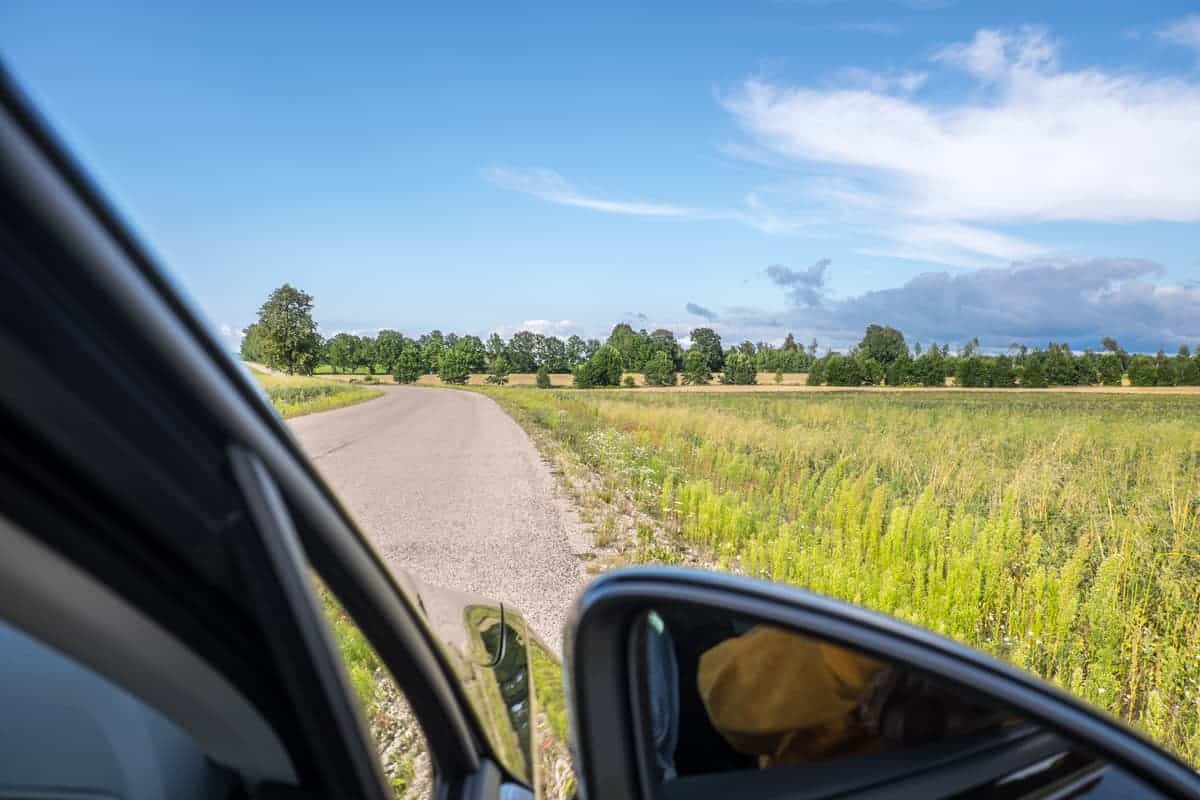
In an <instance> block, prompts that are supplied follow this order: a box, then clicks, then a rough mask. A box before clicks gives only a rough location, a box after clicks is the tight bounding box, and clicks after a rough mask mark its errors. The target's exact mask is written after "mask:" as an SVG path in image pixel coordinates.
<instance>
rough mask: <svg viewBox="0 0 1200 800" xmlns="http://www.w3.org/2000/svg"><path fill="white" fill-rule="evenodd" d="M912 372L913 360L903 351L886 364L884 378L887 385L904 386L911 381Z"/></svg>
mask: <svg viewBox="0 0 1200 800" xmlns="http://www.w3.org/2000/svg"><path fill="white" fill-rule="evenodd" d="M912 372H913V360H912V358H911V357H910V356H909V355H908V354H907V353H905V354H901V356H900V357H899V358H897V359H896V360H895V361H893V362H892V363H891V364H888V367H887V371H886V373H885V374H884V378H885V379H886V380H887V385H888V386H904V385H906V384H909V383H911V382H912Z"/></svg>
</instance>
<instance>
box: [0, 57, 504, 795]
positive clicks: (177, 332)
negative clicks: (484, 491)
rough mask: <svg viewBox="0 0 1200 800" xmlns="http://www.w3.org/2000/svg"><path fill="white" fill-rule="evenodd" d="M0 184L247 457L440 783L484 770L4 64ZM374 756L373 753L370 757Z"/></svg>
mask: <svg viewBox="0 0 1200 800" xmlns="http://www.w3.org/2000/svg"><path fill="white" fill-rule="evenodd" d="M0 179H2V181H3V185H4V186H5V191H6V192H7V193H10V196H11V197H12V199H13V201H14V202H18V203H22V204H23V205H24V206H25V207H26V208H27V209H28V210H29V211H30V212H31V213H33V214H35V215H37V217H38V218H39V220H40V221H41V222H43V223H45V226H46V228H47V229H48V230H51V231H53V234H54V236H55V238H56V241H58V242H59V243H60V244H61V245H62V246H63V247H64V249H65V250H68V251H70V252H71V254H72V256H73V258H74V259H76V260H77V261H78V262H79V264H81V265H86V268H87V269H88V275H89V278H90V279H93V280H94V281H95V282H96V283H97V284H99V285H100V286H101V287H102V294H103V296H102V297H97V298H96V302H103V303H106V304H108V305H111V307H112V309H113V311H114V313H118V314H121V315H122V316H123V318H124V319H126V320H128V321H129V322H130V324H131V325H132V326H134V327H135V328H136V329H137V331H138V333H139V335H140V338H141V340H142V342H143V343H144V344H145V345H146V347H148V348H152V349H154V350H155V351H156V353H157V354H158V355H161V356H162V357H163V359H162V360H163V361H164V362H166V363H168V364H170V365H171V368H172V369H171V374H170V375H169V376H166V378H167V379H169V380H173V381H176V382H178V383H179V384H180V385H182V386H186V387H187V388H188V389H189V391H191V392H193V393H194V394H195V396H196V398H197V402H199V403H202V404H203V405H204V407H205V409H206V410H207V411H209V412H211V413H212V415H213V417H214V418H216V419H217V420H218V421H219V424H220V426H221V428H222V430H223V432H224V433H225V435H226V436H227V438H228V441H229V442H230V443H231V444H232V443H237V444H239V445H240V446H242V447H244V448H246V449H247V450H249V451H251V452H253V454H254V456H255V457H256V458H257V459H259V460H260V461H261V463H262V465H263V467H264V469H265V470H266V471H267V472H268V473H269V474H270V476H271V480H272V481H273V482H274V484H275V485H276V486H277V487H278V490H279V492H280V495H281V497H282V498H283V502H284V503H285V504H286V506H287V508H288V510H289V512H290V514H291V515H292V517H293V518H294V521H295V527H296V530H297V532H298V535H299V537H300V540H301V544H302V545H303V547H304V551H305V553H306V554H307V555H308V557H309V559H310V561H312V563H313V564H314V566H315V567H316V569H317V570H318V572H319V573H321V574H322V576H323V578H324V579H325V580H326V582H327V583H328V584H329V585H330V588H331V589H332V590H333V591H334V592H335V594H337V595H338V597H339V599H340V600H341V601H342V602H343V604H344V606H345V607H346V609H347V611H348V613H349V614H351V616H352V617H353V618H354V619H355V620H356V621H358V622H359V623H360V625H361V627H362V628H363V632H364V634H365V635H366V637H367V638H368V640H369V641H370V642H371V644H372V646H373V647H375V648H376V649H377V651H378V652H379V654H380V657H381V659H382V660H383V661H384V663H385V664H387V666H388V668H389V670H390V671H391V672H392V674H393V675H394V676H396V677H397V683H398V685H399V686H400V688H401V690H402V691H403V692H404V693H405V695H406V696H407V697H408V698H409V699H410V700H411V701H412V705H413V710H414V713H415V714H416V716H417V718H418V720H419V721H420V722H421V725H422V728H423V730H424V731H425V732H426V739H427V742H428V745H429V748H430V756H431V759H432V760H433V762H434V765H435V769H436V771H437V772H438V774H439V775H440V776H441V777H442V778H443V779H444V780H449V781H460V780H461V781H464V782H465V781H467V779H469V778H470V776H471V775H473V774H474V773H476V772H478V771H479V770H480V768H481V763H482V759H481V755H482V754H481V752H480V746H479V743H478V739H477V737H476V736H475V735H474V734H473V732H472V728H471V723H470V721H469V718H468V715H467V714H466V713H465V712H464V710H463V708H462V707H461V706H460V704H459V703H458V701H457V699H456V695H455V692H454V690H453V687H452V686H451V685H450V681H449V680H448V678H447V675H446V674H445V672H444V670H443V666H442V664H441V663H440V661H439V659H438V656H437V654H436V648H435V647H434V645H433V642H432V638H431V636H430V635H429V632H428V630H427V628H426V627H425V626H423V624H422V623H421V622H420V620H419V614H418V612H417V610H416V609H415V608H413V607H412V605H411V601H410V599H409V598H407V596H406V595H404V593H403V592H402V590H401V589H400V587H399V585H398V583H397V581H396V579H395V577H394V576H393V575H391V573H390V572H389V571H388V569H387V567H386V566H385V565H384V564H383V563H382V562H381V561H380V560H379V558H378V556H377V555H376V554H375V553H374V551H373V550H372V549H371V548H370V546H369V545H368V544H367V542H366V540H365V537H364V536H363V534H362V533H361V532H360V531H359V530H358V529H357V528H356V526H355V525H354V523H353V521H352V520H351V518H350V517H349V515H348V514H347V513H346V511H345V509H344V508H342V506H341V505H340V503H339V502H338V501H337V499H336V497H334V496H333V494H332V492H331V491H330V490H329V488H328V487H327V486H325V484H324V482H323V481H322V480H321V478H320V477H319V475H318V474H317V473H316V471H315V469H314V468H313V466H312V465H311V463H309V462H308V460H307V458H306V457H305V456H304V455H303V453H302V452H301V451H300V449H299V446H298V445H297V443H296V442H295V440H294V439H293V438H292V436H291V434H290V431H289V430H288V429H287V427H286V426H285V425H284V424H283V422H282V421H281V420H280V419H279V418H278V416H277V415H276V414H275V413H274V411H273V410H272V409H270V408H269V407H268V406H267V405H266V404H265V402H264V401H263V400H262V398H261V396H260V394H259V392H258V391H257V390H256V389H255V388H254V387H253V386H252V385H251V383H250V378H249V377H248V376H247V375H245V374H244V373H243V371H242V370H241V369H240V368H239V367H238V365H237V364H235V363H234V361H233V359H232V357H231V356H230V355H229V354H227V353H225V352H224V351H223V350H222V349H221V347H220V346H219V345H218V343H217V342H216V340H215V338H214V337H213V336H212V334H211V332H209V330H208V328H207V327H206V326H205V325H204V324H203V323H202V322H200V319H199V317H198V315H197V314H196V313H195V311H194V310H193V309H192V308H191V307H190V306H189V305H188V304H187V303H186V302H185V301H183V300H182V299H181V298H180V297H179V295H178V294H177V293H176V292H175V291H174V289H173V287H172V286H171V283H170V281H169V280H167V279H166V278H165V277H164V275H163V274H162V273H161V271H160V270H159V269H158V268H157V267H156V266H155V264H154V262H153V260H152V259H151V258H150V256H149V255H148V253H147V251H146V250H145V249H144V248H143V247H142V246H141V245H140V244H139V243H138V242H137V240H136V239H135V238H134V237H133V236H132V235H131V234H130V233H129V231H128V228H127V227H126V226H125V225H124V224H123V223H122V221H121V220H120V218H119V217H118V215H117V214H116V213H115V212H114V210H113V209H112V208H111V207H110V206H109V205H108V203H107V202H106V201H105V200H104V198H103V196H102V195H101V194H100V193H99V192H98V191H97V190H96V189H95V187H94V186H93V185H92V183H91V182H90V181H89V179H88V178H87V177H86V175H85V174H84V172H83V170H82V169H81V168H80V167H79V166H78V164H76V162H75V161H74V160H73V159H72V158H71V156H70V155H69V153H68V152H67V151H66V149H65V148H64V147H63V146H62V145H61V144H60V142H59V141H58V140H57V139H56V138H55V137H54V136H53V134H52V133H51V132H50V130H49V128H48V126H47V125H46V124H45V123H44V121H43V120H42V119H41V118H40V117H39V116H38V115H37V113H36V112H35V111H34V110H33V107H32V105H31V104H29V102H28V101H27V100H26V99H25V98H24V96H23V95H22V94H21V93H20V91H19V90H18V89H17V87H16V86H15V84H14V83H13V81H12V79H11V78H10V76H9V75H8V74H7V72H6V71H4V69H3V67H2V65H0ZM372 755H374V754H373V753H372Z"/></svg>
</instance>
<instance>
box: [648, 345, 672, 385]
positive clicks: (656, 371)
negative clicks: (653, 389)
mask: <svg viewBox="0 0 1200 800" xmlns="http://www.w3.org/2000/svg"><path fill="white" fill-rule="evenodd" d="M642 377H643V378H644V379H645V381H646V385H647V386H674V385H675V382H676V375H675V362H673V361H672V360H671V357H670V356H669V355H667V354H666V353H665V352H663V351H661V350H660V351H659V352H657V353H655V354H654V356H653V357H651V359H650V360H649V361H647V362H646V366H645V368H644V369H643V371H642Z"/></svg>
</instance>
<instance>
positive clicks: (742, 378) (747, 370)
mask: <svg viewBox="0 0 1200 800" xmlns="http://www.w3.org/2000/svg"><path fill="white" fill-rule="evenodd" d="M721 383H728V384H734V385H736V386H750V385H753V384H755V383H758V370H757V369H756V368H755V366H754V359H752V358H750V356H748V355H746V354H745V353H743V352H741V351H740V350H735V351H733V352H731V353H730V354H729V355H728V356H726V357H725V371H724V372H722V373H721Z"/></svg>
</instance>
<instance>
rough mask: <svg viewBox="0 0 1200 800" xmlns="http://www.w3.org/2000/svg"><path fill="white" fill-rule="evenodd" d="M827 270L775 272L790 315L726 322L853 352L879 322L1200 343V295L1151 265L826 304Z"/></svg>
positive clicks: (1025, 266) (950, 332) (929, 286)
mask: <svg viewBox="0 0 1200 800" xmlns="http://www.w3.org/2000/svg"><path fill="white" fill-rule="evenodd" d="M829 266H830V261H829V259H822V260H820V261H818V262H816V263H815V264H813V265H812V266H810V267H808V268H807V269H805V270H792V269H789V268H788V267H785V266H783V265H779V264H775V265H772V266H770V267H768V268H767V271H766V273H767V277H768V278H769V279H770V280H771V281H772V282H773V283H775V284H776V285H777V286H779V287H781V288H782V289H783V290H784V293H785V299H786V300H787V303H788V307H787V308H786V309H784V310H782V311H765V310H758V309H747V308H742V309H734V310H731V311H730V312H727V313H726V314H725V320H726V327H727V328H728V329H729V333H730V334H733V335H736V336H742V335H745V336H746V337H747V338H776V337H777V336H778V335H780V333H779V331H780V329H781V328H788V329H790V330H794V331H795V332H796V333H797V334H800V333H804V334H805V335H808V334H812V335H816V336H818V337H821V339H822V341H823V342H829V343H830V344H833V345H835V346H845V345H847V344H851V343H853V342H854V341H857V339H858V338H859V337H861V335H862V329H863V327H865V326H866V325H868V324H869V323H872V322H878V323H881V324H885V325H893V326H895V327H897V328H900V329H901V330H902V331H904V333H905V335H906V336H907V337H908V338H909V340H910V341H911V340H918V341H923V342H925V343H928V342H930V341H934V340H936V341H938V342H949V343H952V344H955V343H961V342H965V341H967V340H969V339H971V338H972V337H976V336H978V337H979V340H980V342H981V343H982V344H983V345H984V346H985V347H989V348H1003V347H1007V346H1008V345H1009V344H1010V343H1012V342H1021V343H1025V344H1029V345H1038V346H1044V345H1045V344H1046V342H1048V341H1055V342H1063V341H1065V342H1069V343H1070V344H1071V345H1072V347H1076V348H1085V347H1095V348H1099V346H1100V338H1101V337H1102V336H1115V337H1116V338H1117V340H1118V341H1120V342H1121V343H1122V344H1123V345H1124V346H1125V347H1126V348H1127V349H1129V350H1136V351H1143V352H1153V351H1155V350H1158V349H1159V348H1160V347H1161V348H1166V349H1168V350H1173V349H1174V348H1176V347H1178V346H1179V345H1180V344H1183V343H1187V344H1190V345H1193V346H1195V345H1196V344H1197V343H1200V287H1196V286H1191V285H1187V286H1164V285H1159V284H1157V283H1155V282H1154V279H1160V278H1162V277H1163V276H1164V275H1165V272H1166V270H1165V269H1164V268H1163V267H1162V266H1161V265H1159V264H1156V263H1154V262H1152V261H1146V260H1143V259H1131V258H1129V259H1124V258H1093V259H1079V260H1062V259H1043V260H1036V261H1027V262H1020V263H1016V264H1013V265H1011V266H1008V267H1003V268H996V269H979V270H974V271H970V272H958V273H953V274H952V273H948V272H930V273H925V274H923V275H919V276H917V277H915V278H913V279H912V280H910V281H908V282H907V283H905V284H903V285H902V286H899V287H896V288H893V289H881V290H877V291H871V292H866V293H865V294H862V295H858V296H856V297H849V298H846V299H842V300H828V299H826V297H825V286H826V282H827V280H828V275H829ZM692 305H693V304H689V308H688V310H689V311H691V310H692V308H691V307H692ZM705 310H707V309H705ZM693 313H694V312H693ZM709 313H711V312H709Z"/></svg>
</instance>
